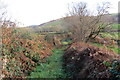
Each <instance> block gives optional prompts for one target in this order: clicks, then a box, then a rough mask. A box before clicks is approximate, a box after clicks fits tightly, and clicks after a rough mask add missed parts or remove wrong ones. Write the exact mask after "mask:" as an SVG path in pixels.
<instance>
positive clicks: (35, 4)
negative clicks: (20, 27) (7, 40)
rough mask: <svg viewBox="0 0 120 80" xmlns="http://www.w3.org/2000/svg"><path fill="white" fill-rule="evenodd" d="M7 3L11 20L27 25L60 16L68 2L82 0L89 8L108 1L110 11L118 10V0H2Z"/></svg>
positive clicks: (62, 14) (37, 23)
mask: <svg viewBox="0 0 120 80" xmlns="http://www.w3.org/2000/svg"><path fill="white" fill-rule="evenodd" d="M2 1H4V3H5V4H7V5H8V7H7V10H8V11H7V12H8V15H9V16H10V17H11V18H12V20H17V21H18V22H21V23H23V24H24V25H25V26H28V25H39V24H41V23H44V22H47V21H50V20H54V19H57V18H61V17H63V16H65V13H66V12H67V6H68V3H72V2H79V1H84V2H87V3H88V6H89V8H90V9H93V8H95V7H96V5H97V3H99V2H102V1H105V2H106V1H109V2H111V4H112V6H111V7H112V8H111V10H110V13H117V12H118V1H119V0H2Z"/></svg>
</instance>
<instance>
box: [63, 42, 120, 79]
mask: <svg viewBox="0 0 120 80" xmlns="http://www.w3.org/2000/svg"><path fill="white" fill-rule="evenodd" d="M63 58H64V64H63V66H64V67H65V72H66V73H70V74H71V75H69V76H68V77H70V78H71V77H72V78H110V77H114V76H116V75H117V76H118V75H119V74H116V75H114V74H112V73H111V72H110V68H111V67H112V62H113V61H120V56H119V55H117V54H115V53H114V52H113V51H112V50H108V49H106V48H98V47H95V46H93V45H89V44H86V43H74V44H72V46H71V47H70V48H69V49H67V51H65V54H64V56H63ZM104 62H108V63H109V64H110V65H107V64H104ZM118 67H119V68H118V69H117V71H120V70H119V69H120V66H118ZM119 76H120V75H119Z"/></svg>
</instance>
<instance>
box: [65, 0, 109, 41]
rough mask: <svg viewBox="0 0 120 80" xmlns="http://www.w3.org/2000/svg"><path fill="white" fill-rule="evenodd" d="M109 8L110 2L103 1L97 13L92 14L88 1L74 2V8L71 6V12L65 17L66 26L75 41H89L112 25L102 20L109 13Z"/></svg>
mask: <svg viewBox="0 0 120 80" xmlns="http://www.w3.org/2000/svg"><path fill="white" fill-rule="evenodd" d="M109 8H110V3H108V2H106V3H103V4H102V5H101V6H98V7H97V11H96V15H92V13H91V11H90V10H88V8H87V4H86V3H84V2H80V3H76V4H73V6H72V8H69V13H68V14H67V16H66V17H65V18H64V26H65V28H67V29H66V30H68V32H69V33H70V35H71V37H72V38H73V40H74V41H75V42H76V41H84V42H88V41H89V40H90V39H92V38H95V37H96V36H97V35H98V34H99V33H100V32H101V31H102V30H104V29H105V28H106V27H108V26H109V25H110V23H109V22H105V21H102V18H104V16H105V15H107V14H109V13H108V9H109Z"/></svg>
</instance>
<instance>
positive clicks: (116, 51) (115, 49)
mask: <svg viewBox="0 0 120 80" xmlns="http://www.w3.org/2000/svg"><path fill="white" fill-rule="evenodd" d="M92 44H93V45H95V46H97V47H101V48H103V47H104V46H103V45H102V44H98V43H92ZM107 48H108V49H111V50H113V51H114V52H115V53H116V54H120V53H119V52H120V49H119V48H116V47H113V46H112V45H111V46H107Z"/></svg>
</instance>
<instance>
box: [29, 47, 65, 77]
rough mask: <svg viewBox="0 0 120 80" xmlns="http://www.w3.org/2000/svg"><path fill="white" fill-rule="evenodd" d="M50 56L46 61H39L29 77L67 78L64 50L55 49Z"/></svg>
mask: <svg viewBox="0 0 120 80" xmlns="http://www.w3.org/2000/svg"><path fill="white" fill-rule="evenodd" d="M53 53H54V54H52V55H51V56H50V57H49V58H47V59H45V61H47V62H46V63H39V65H38V66H36V69H34V70H33V71H32V72H31V74H30V76H29V78H65V74H64V72H63V69H62V55H63V51H62V50H60V49H55V50H53Z"/></svg>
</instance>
